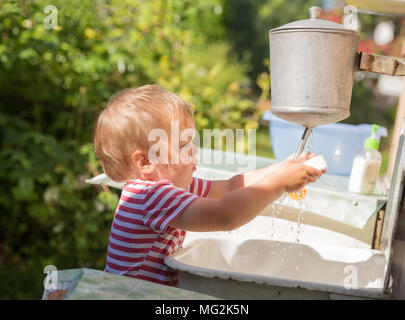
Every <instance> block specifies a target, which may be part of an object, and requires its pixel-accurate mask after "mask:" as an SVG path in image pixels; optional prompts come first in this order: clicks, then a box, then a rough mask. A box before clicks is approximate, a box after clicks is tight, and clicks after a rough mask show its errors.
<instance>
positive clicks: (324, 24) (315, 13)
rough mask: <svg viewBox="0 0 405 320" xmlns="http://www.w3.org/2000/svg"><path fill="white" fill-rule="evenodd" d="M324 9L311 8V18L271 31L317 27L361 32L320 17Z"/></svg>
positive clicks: (323, 29) (317, 28)
mask: <svg viewBox="0 0 405 320" xmlns="http://www.w3.org/2000/svg"><path fill="white" fill-rule="evenodd" d="M321 11H322V9H321V8H319V7H311V8H309V15H310V18H309V19H305V20H298V21H294V22H290V23H287V24H285V25H282V26H281V27H277V28H275V29H272V30H270V31H269V33H276V32H280V31H290V30H291V31H293V30H294V31H299V30H307V29H315V30H319V31H334V32H336V31H338V32H349V33H354V34H359V33H358V32H357V31H356V30H352V29H348V28H345V27H344V26H343V25H342V24H339V23H336V22H332V21H328V20H323V19H319V15H320V14H321Z"/></svg>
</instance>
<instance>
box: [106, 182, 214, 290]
mask: <svg viewBox="0 0 405 320" xmlns="http://www.w3.org/2000/svg"><path fill="white" fill-rule="evenodd" d="M210 188H211V182H210V181H208V180H203V179H199V178H193V182H192V184H191V185H190V186H189V187H188V189H187V190H184V189H181V188H178V187H176V186H174V185H173V184H172V183H171V182H170V181H169V180H160V181H145V180H140V179H135V180H130V181H128V182H127V184H126V185H125V186H124V188H123V190H122V193H121V199H120V201H119V203H118V207H117V210H116V212H115V216H114V220H113V224H112V227H111V233H110V238H109V243H108V250H107V263H106V268H105V270H104V271H106V272H111V273H115V274H120V275H124V276H131V277H135V278H139V279H144V280H149V281H153V282H158V283H161V284H166V285H173V286H177V272H176V271H175V270H173V269H171V268H170V267H168V266H166V265H165V264H164V257H165V256H166V255H169V254H171V253H173V252H174V251H175V250H176V249H178V248H179V247H180V246H181V245H182V243H183V240H184V237H185V235H186V232H185V231H184V230H180V229H176V228H174V227H171V226H170V222H171V221H172V220H173V219H174V218H175V217H177V216H178V215H179V214H181V213H183V212H184V211H185V210H186V209H187V207H188V206H189V205H190V204H191V203H193V202H194V201H195V200H197V199H198V198H199V197H206V196H207V195H208V193H209V191H210Z"/></svg>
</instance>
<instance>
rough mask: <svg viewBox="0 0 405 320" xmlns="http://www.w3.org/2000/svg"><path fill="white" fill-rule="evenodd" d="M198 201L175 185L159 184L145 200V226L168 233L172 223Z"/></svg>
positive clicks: (196, 197)
mask: <svg viewBox="0 0 405 320" xmlns="http://www.w3.org/2000/svg"><path fill="white" fill-rule="evenodd" d="M197 199H198V196H196V195H194V194H192V193H190V192H188V191H186V190H184V189H181V188H177V187H175V186H174V185H173V184H169V183H161V184H157V185H155V186H154V187H153V190H150V191H149V192H148V196H147V197H146V198H145V202H144V213H145V214H144V217H143V224H144V225H145V226H147V227H149V228H151V229H152V230H154V231H156V232H167V230H168V227H169V224H170V222H171V221H172V220H173V219H174V218H176V217H177V216H178V215H180V214H182V213H183V212H184V211H185V210H186V209H187V208H188V207H189V206H190V205H191V204H192V203H193V202H194V201H195V200H197Z"/></svg>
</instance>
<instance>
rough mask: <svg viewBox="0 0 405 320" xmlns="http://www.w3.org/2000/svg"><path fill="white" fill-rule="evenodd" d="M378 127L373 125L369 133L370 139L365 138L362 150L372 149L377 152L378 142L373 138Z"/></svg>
mask: <svg viewBox="0 0 405 320" xmlns="http://www.w3.org/2000/svg"><path fill="white" fill-rule="evenodd" d="M379 127H380V126H378V125H376V124H373V129H372V133H371V137H370V138H367V139H366V140H365V141H364V148H365V149H373V150H378V147H379V146H380V143H379V142H378V140H377V139H376V138H375V136H376V133H377V130H378V128H379Z"/></svg>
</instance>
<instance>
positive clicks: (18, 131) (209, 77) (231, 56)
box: [0, 0, 405, 299]
mask: <svg viewBox="0 0 405 320" xmlns="http://www.w3.org/2000/svg"><path fill="white" fill-rule="evenodd" d="M370 2H372V3H373V4H372V5H373V6H374V7H370ZM398 2H400V1H376V0H375V1H365V0H364V1H362V0H358V1H355V0H353V1H347V2H344V1H332V0H330V1H315V0H310V1H303V0H294V1H287V0H286V1H282V0H204V1H194V0H172V1H166V0H148V1H141V0H139V1H135V0H109V1H107V0H100V1H94V0H80V1H79V0H72V1H60V0H49V1H42V0H39V1H9V0H3V1H1V2H0V35H1V42H0V106H1V112H0V125H1V128H2V129H1V131H0V132H1V133H0V136H1V149H0V181H1V183H0V188H1V189H0V208H1V215H0V219H1V223H0V279H1V285H0V298H2V299H6V298H9V299H10V298H14V299H15V298H17V299H19V298H32V299H38V298H40V297H41V294H42V291H43V287H42V282H43V279H44V277H45V274H44V273H43V269H44V266H46V265H49V264H52V265H55V266H57V267H58V269H68V268H78V267H91V268H95V269H103V268H104V265H105V256H106V248H107V242H108V235H109V231H110V227H111V221H112V218H113V214H114V209H115V206H116V204H117V201H118V196H119V194H118V193H117V192H116V191H114V190H110V189H108V188H107V187H90V186H88V185H86V184H85V183H84V180H85V179H86V178H89V177H91V176H94V175H97V174H99V173H101V172H102V169H101V167H100V164H99V163H98V161H97V159H96V158H95V155H94V152H93V146H92V133H93V126H94V121H95V118H96V116H97V114H98V112H100V110H102V108H104V107H105V106H106V103H107V101H108V98H109V97H110V96H111V95H112V94H113V93H114V92H116V91H117V90H120V89H122V88H126V87H137V86H141V85H144V84H150V83H158V84H160V85H161V86H163V87H164V88H166V89H167V90H170V91H173V92H176V93H178V94H179V95H180V96H181V97H183V98H184V99H185V100H187V101H188V102H190V104H191V105H192V107H193V109H194V112H195V120H196V126H197V129H198V130H202V129H204V128H233V129H237V128H245V129H250V128H256V129H258V133H257V148H258V149H257V154H258V155H261V156H266V157H272V156H273V153H272V148H271V145H270V138H269V134H268V128H267V126H266V124H265V123H264V122H262V121H260V118H261V115H262V114H263V112H264V111H265V110H269V109H270V108H271V94H270V92H269V89H270V79H269V48H268V47H269V43H268V30H270V29H272V28H275V27H278V26H280V25H283V24H285V23H288V22H291V21H294V20H299V19H306V18H308V9H309V7H311V6H313V5H319V6H322V7H323V13H322V15H321V18H322V19H327V20H331V21H335V22H339V23H342V19H343V15H344V7H345V6H346V5H348V4H352V5H356V6H358V7H359V9H360V10H359V14H358V18H359V19H358V30H359V31H360V33H361V42H360V46H359V49H360V50H361V51H365V52H370V53H377V54H383V55H390V56H398V57H399V56H402V55H403V53H404V50H403V46H402V42H403V40H404V39H405V28H404V25H405V18H404V16H403V14H404V13H405V11H404V6H403V5H399V6H398V7H395V5H397V4H395V3H398ZM48 5H53V6H54V7H55V8H56V9H57V26H56V27H55V28H50V29H47V28H45V27H44V21H45V19H46V17H47V16H49V12H48V13H46V12H44V8H45V7H46V6H48ZM393 6H394V7H393ZM362 7H364V8H367V9H362ZM401 14H402V16H401ZM355 78H356V80H355V83H354V88H353V95H352V103H351V116H350V117H349V118H348V119H346V120H344V121H343V122H345V123H351V124H358V123H378V124H379V125H382V126H385V127H386V128H387V129H388V131H389V133H390V135H389V136H388V137H387V138H384V139H383V140H382V141H381V148H380V151H381V152H382V154H383V159H384V162H383V171H384V170H386V164H387V157H388V151H389V147H390V141H391V140H390V139H391V131H392V128H393V124H394V120H395V114H396V107H397V104H398V97H399V95H400V93H401V91H402V78H398V79H394V78H391V77H382V76H379V75H376V74H371V73H367V74H366V73H357V74H356V77H355ZM292 143H294V144H297V143H298V142H292Z"/></svg>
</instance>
